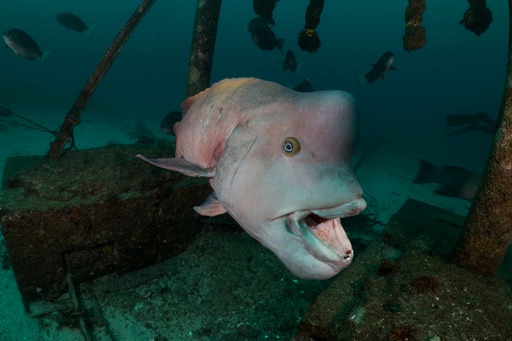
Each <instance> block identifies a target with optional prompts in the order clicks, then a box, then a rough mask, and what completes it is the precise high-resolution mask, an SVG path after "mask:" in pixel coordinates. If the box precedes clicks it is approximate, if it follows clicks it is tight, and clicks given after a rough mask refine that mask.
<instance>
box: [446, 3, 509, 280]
mask: <svg viewBox="0 0 512 341" xmlns="http://www.w3.org/2000/svg"><path fill="white" fill-rule="evenodd" d="M508 3H509V17H510V20H509V43H508V49H509V52H508V64H507V79H506V84H505V91H504V94H503V99H502V103H501V108H500V113H499V116H498V130H497V132H496V136H495V138H494V144H493V146H492V148H491V152H490V155H489V160H488V162H487V167H486V170H485V173H484V177H483V179H482V183H481V184H480V187H479V189H478V193H477V195H476V197H475V199H474V201H473V204H472V206H471V208H470V210H469V213H468V216H467V218H466V223H465V226H464V231H463V233H462V235H461V237H460V239H459V242H458V245H457V247H456V249H455V253H454V256H453V260H454V261H455V262H456V263H457V264H459V265H461V266H463V267H464V268H466V269H467V270H469V271H471V272H474V273H477V274H481V275H494V274H495V273H496V271H497V270H498V267H499V266H500V264H501V261H502V260H503V258H504V257H505V254H506V252H507V249H508V248H509V245H510V241H511V240H512V195H511V193H512V0H509V2H508Z"/></svg>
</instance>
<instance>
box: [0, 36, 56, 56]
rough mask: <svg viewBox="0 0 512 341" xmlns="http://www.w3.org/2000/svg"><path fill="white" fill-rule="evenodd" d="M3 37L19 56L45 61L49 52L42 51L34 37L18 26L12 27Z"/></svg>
mask: <svg viewBox="0 0 512 341" xmlns="http://www.w3.org/2000/svg"><path fill="white" fill-rule="evenodd" d="M3 38H4V41H5V43H6V44H7V46H8V47H9V48H10V49H11V50H13V51H14V53H16V54H17V55H18V56H22V57H25V58H27V59H30V60H35V59H39V60H40V61H43V60H44V58H45V57H46V55H47V54H48V51H47V52H44V53H43V52H42V51H41V49H40V48H39V45H38V44H37V43H36V41H35V40H34V38H32V37H31V36H30V35H28V33H27V32H25V31H22V30H20V29H18V28H11V29H10V30H7V31H5V32H4V34H3Z"/></svg>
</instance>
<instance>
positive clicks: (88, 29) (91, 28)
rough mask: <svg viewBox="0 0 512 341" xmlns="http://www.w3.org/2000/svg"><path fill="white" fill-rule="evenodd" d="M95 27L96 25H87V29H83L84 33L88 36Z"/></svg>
mask: <svg viewBox="0 0 512 341" xmlns="http://www.w3.org/2000/svg"><path fill="white" fill-rule="evenodd" d="M95 28H96V25H90V26H88V27H87V30H86V31H85V35H87V36H90V35H91V32H92V31H94V29H95Z"/></svg>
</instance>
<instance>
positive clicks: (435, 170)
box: [413, 159, 481, 200]
mask: <svg viewBox="0 0 512 341" xmlns="http://www.w3.org/2000/svg"><path fill="white" fill-rule="evenodd" d="M419 161H420V168H419V170H418V173H417V174H416V178H415V179H414V181H413V183H415V184H422V183H438V184H440V185H441V186H440V187H439V188H438V189H436V190H435V193H437V194H439V195H442V196H445V197H458V198H463V199H467V200H471V199H473V198H474V197H475V194H476V191H477V189H478V184H479V183H480V177H481V176H480V175H479V174H477V173H475V172H472V171H470V170H469V169H465V168H461V167H457V166H442V167H436V166H434V165H433V164H431V163H430V162H428V161H425V160H421V159H420V160H419Z"/></svg>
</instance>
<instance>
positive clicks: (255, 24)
mask: <svg viewBox="0 0 512 341" xmlns="http://www.w3.org/2000/svg"><path fill="white" fill-rule="evenodd" d="M272 26H274V20H273V19H269V18H264V17H256V18H254V19H252V20H251V21H250V22H249V24H248V25H247V30H248V31H249V32H251V38H252V41H254V43H255V44H256V45H257V46H258V47H259V48H260V49H262V50H267V51H271V50H273V49H274V47H277V49H278V50H279V51H281V53H283V44H284V38H276V35H275V34H274V32H273V31H272V29H271V28H272Z"/></svg>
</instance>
